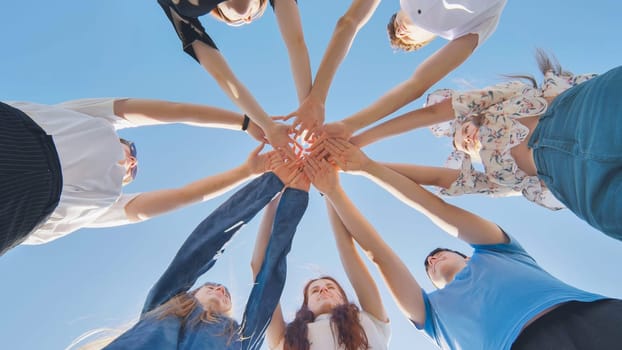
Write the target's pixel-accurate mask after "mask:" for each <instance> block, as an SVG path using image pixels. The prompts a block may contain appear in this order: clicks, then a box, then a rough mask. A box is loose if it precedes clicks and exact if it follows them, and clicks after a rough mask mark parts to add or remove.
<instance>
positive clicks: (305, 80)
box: [274, 0, 311, 103]
mask: <svg viewBox="0 0 622 350" xmlns="http://www.w3.org/2000/svg"><path fill="white" fill-rule="evenodd" d="M274 13H275V15H276V20H277V22H278V24H279V29H280V31H281V36H282V37H283V41H284V42H285V46H286V47H287V51H288V53H289V63H290V66H291V69H292V75H293V77H294V84H295V85H296V93H297V95H298V102H299V103H301V102H302V101H303V100H304V98H305V97H307V95H308V94H309V91H310V90H311V62H310V61H309V51H308V49H307V44H306V43H305V38H304V34H303V31H302V24H301V21H300V11H298V5H297V4H296V1H295V0H275V1H274Z"/></svg>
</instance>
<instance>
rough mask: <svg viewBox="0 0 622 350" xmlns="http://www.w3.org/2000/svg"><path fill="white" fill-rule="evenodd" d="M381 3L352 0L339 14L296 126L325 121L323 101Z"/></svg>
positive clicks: (312, 125)
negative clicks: (356, 38) (340, 66)
mask: <svg viewBox="0 0 622 350" xmlns="http://www.w3.org/2000/svg"><path fill="white" fill-rule="evenodd" d="M378 4H380V0H353V1H352V4H351V5H350V7H349V8H348V10H347V11H346V13H345V14H344V15H343V16H341V18H339V20H338V21H337V25H336V26H335V30H334V32H333V36H332V37H331V39H330V42H329V44H328V47H327V48H326V52H325V53H324V57H322V61H321V62H320V66H319V68H318V71H317V73H316V75H315V79H314V81H313V87H312V88H311V92H310V93H309V95H308V96H306V98H305V100H304V101H303V102H302V103H301V105H300V107H299V109H298V111H296V112H294V114H295V115H297V118H296V121H295V123H294V125H295V126H298V125H299V124H302V129H303V130H313V129H315V128H319V127H320V126H321V125H322V124H323V123H324V104H325V102H326V97H327V96H328V90H329V89H330V85H331V83H332V81H333V78H334V76H335V73H336V72H337V69H338V68H339V65H341V62H343V60H344V58H345V57H346V55H347V54H348V51H349V50H350V47H351V46H352V42H353V41H354V37H355V36H356V34H357V33H358V31H359V30H360V29H361V28H362V27H363V26H364V25H365V24H366V23H367V21H369V19H370V18H371V16H372V14H373V13H374V11H375V10H376V8H377V7H378ZM310 135H311V134H310V133H309V136H310Z"/></svg>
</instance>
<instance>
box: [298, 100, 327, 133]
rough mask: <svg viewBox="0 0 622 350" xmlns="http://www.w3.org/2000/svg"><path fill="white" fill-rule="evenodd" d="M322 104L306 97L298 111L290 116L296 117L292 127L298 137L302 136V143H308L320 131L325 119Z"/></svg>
mask: <svg viewBox="0 0 622 350" xmlns="http://www.w3.org/2000/svg"><path fill="white" fill-rule="evenodd" d="M324 113H325V110H324V103H323V102H322V101H320V99H318V98H317V97H314V96H313V95H308V96H307V97H306V98H305V99H304V101H302V103H301V104H300V106H299V107H298V109H297V110H296V111H294V112H293V113H291V114H290V116H296V119H295V120H294V124H293V127H294V129H296V130H297V131H298V136H301V135H303V132H304V141H305V142H309V141H310V140H311V139H312V138H313V137H314V136H317V134H318V133H319V131H320V128H321V127H322V125H323V124H324V117H325V114H324Z"/></svg>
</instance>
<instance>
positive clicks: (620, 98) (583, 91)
mask: <svg viewBox="0 0 622 350" xmlns="http://www.w3.org/2000/svg"><path fill="white" fill-rule="evenodd" d="M529 147H531V148H532V149H533V157H534V161H535V163H536V168H537V169H538V177H539V178H540V179H542V180H543V181H544V183H545V184H546V186H547V187H548V188H549V189H550V190H551V192H552V193H553V194H554V195H555V197H557V199H559V200H560V201H561V202H562V203H564V205H566V206H567V207H568V209H570V210H572V211H573V212H574V213H575V214H576V215H577V216H578V217H580V218H581V219H583V220H585V221H587V222H588V223H589V224H590V225H592V226H593V227H594V228H596V229H598V230H600V231H602V232H603V233H605V234H607V235H609V236H611V237H613V238H615V239H618V240H622V67H618V68H614V69H612V70H610V71H609V72H607V73H605V74H603V75H600V76H598V77H596V78H593V79H591V80H589V81H587V82H585V83H582V84H579V85H577V86H575V87H573V88H571V89H568V90H567V91H565V92H564V93H562V94H561V95H559V96H558V97H557V98H556V99H555V100H554V101H553V103H552V104H551V106H550V108H549V109H548V110H547V112H546V113H545V114H543V115H542V117H540V121H539V123H538V126H537V127H536V129H535V130H534V133H533V135H532V136H531V138H530V140H529Z"/></svg>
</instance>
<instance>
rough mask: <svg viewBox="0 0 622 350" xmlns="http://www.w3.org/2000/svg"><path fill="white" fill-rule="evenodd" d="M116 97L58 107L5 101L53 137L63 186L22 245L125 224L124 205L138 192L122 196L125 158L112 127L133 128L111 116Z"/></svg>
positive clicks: (126, 122) (82, 101) (73, 102)
mask: <svg viewBox="0 0 622 350" xmlns="http://www.w3.org/2000/svg"><path fill="white" fill-rule="evenodd" d="M115 100H116V99H111V98H102V99H83V100H75V101H68V102H64V103H61V104H57V105H41V104H36V103H30V102H9V103H8V104H10V105H11V106H13V107H15V108H17V109H19V110H21V111H23V112H24V113H26V114H27V115H28V116H29V117H30V118H32V119H33V120H34V121H35V122H36V123H37V124H39V126H41V128H43V130H45V131H46V133H48V134H49V135H51V136H52V138H53V139H54V144H55V146H56V151H57V152H58V157H59V159H60V164H61V169H62V175H63V188H62V192H61V197H60V202H59V204H58V207H56V209H55V210H54V212H53V213H52V214H51V215H50V217H49V218H48V219H47V221H45V222H44V223H42V224H40V225H39V226H38V227H36V228H35V229H34V230H33V231H32V232H31V234H30V236H28V238H27V239H26V240H25V241H24V242H23V243H22V244H42V243H47V242H50V241H52V240H55V239H57V238H60V237H62V236H64V235H66V234H69V233H71V232H73V231H76V230H78V229H80V228H82V227H105V226H116V225H123V224H127V223H129V222H130V221H129V220H128V218H127V215H126V214H125V205H126V204H127V203H128V202H129V201H130V200H132V199H133V198H134V197H136V196H137V195H138V193H135V194H122V193H121V187H122V182H123V176H124V175H125V169H124V167H123V166H122V165H120V164H119V163H118V162H119V161H121V160H123V159H124V158H125V153H124V151H123V148H122V146H121V143H120V142H119V136H118V135H117V133H116V130H118V129H122V128H125V127H132V126H134V125H133V124H130V123H129V122H128V121H127V120H125V119H123V118H121V117H118V116H115V115H114V113H113V102H114V101H115Z"/></svg>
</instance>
